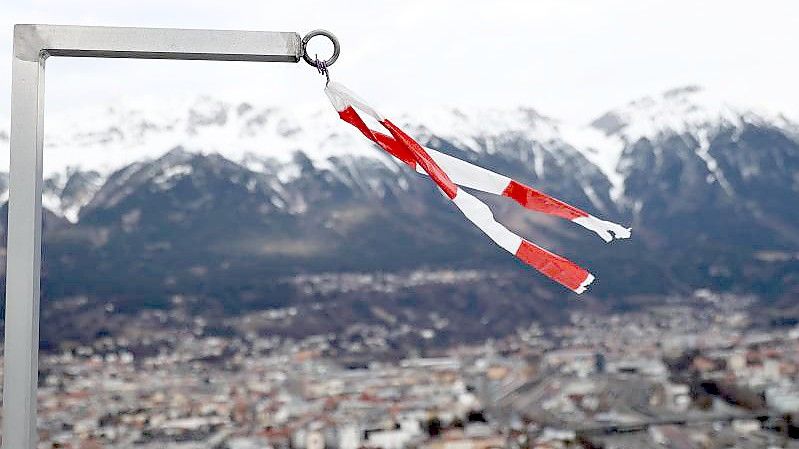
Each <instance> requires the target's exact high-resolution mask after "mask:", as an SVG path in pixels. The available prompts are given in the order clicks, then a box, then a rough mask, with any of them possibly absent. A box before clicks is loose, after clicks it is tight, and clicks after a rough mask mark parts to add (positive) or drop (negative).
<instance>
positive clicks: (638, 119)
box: [0, 87, 799, 332]
mask: <svg viewBox="0 0 799 449" xmlns="http://www.w3.org/2000/svg"><path fill="white" fill-rule="evenodd" d="M160 108H161V109H159V108H152V107H151V108H143V109H136V108H130V109H121V108H113V109H107V110H104V111H101V112H99V113H85V114H83V113H82V114H77V115H76V116H75V117H73V121H69V120H65V121H63V124H61V125H60V126H61V128H59V124H58V123H61V122H57V123H55V124H54V125H53V126H54V128H55V129H54V131H53V132H50V127H49V126H50V125H49V124H48V133H50V134H49V135H48V138H47V141H46V150H45V172H46V178H47V179H46V182H45V195H44V198H43V204H44V205H45V207H46V208H47V210H48V212H47V214H46V217H45V228H46V231H45V253H44V272H43V273H44V285H43V293H44V296H45V298H46V301H47V302H48V303H53V304H58V303H59V301H64V300H66V299H68V298H76V297H80V298H88V299H87V300H86V301H87V303H88V304H107V303H111V304H113V305H114V307H115V308H116V309H118V310H123V311H130V312H135V311H136V310H139V309H141V308H146V307H171V305H173V304H174V301H175V300H176V298H191V303H192V304H193V307H194V308H195V309H196V311H197V313H203V312H207V311H209V310H214V311H222V312H224V313H239V312H242V311H246V310H253V309H262V308H268V307H282V306H286V305H288V304H295V303H303V302H304V301H306V302H307V301H311V300H312V299H313V300H315V301H317V302H318V301H321V300H322V299H325V300H326V301H335V300H339V301H345V303H346V304H350V303H351V302H352V301H355V302H363V301H365V300H367V299H369V301H371V300H373V301H387V302H386V303H385V304H391V306H390V307H389V306H386V307H388V308H389V309H390V310H393V311H394V312H396V313H400V312H402V311H407V310H408V309H409V308H410V309H414V310H418V309H419V308H428V309H430V310H438V313H439V314H440V313H445V312H447V309H446V308H444V309H441V307H440V306H441V304H446V303H447V301H450V303H452V304H467V305H468V304H471V306H468V307H467V306H464V307H463V308H462V314H461V315H462V319H463V320H464V322H467V323H468V322H469V320H470V319H471V320H472V321H473V319H474V318H475V317H474V316H472V317H471V318H469V316H470V313H472V314H473V313H474V312H469V311H468V310H469V309H470V308H471V309H472V310H473V311H480V312H479V313H481V314H482V315H484V316H487V315H491V314H496V313H495V312H496V310H494V309H492V307H493V308H502V309H503V310H511V309H512V310H514V313H515V314H516V316H517V317H518V319H519V320H523V319H528V318H530V317H531V316H540V315H541V314H545V313H552V314H553V315H557V313H558V311H559V310H560V309H561V308H562V304H561V302H562V301H568V299H567V297H569V296H570V295H569V294H568V293H566V292H564V291H563V290H561V289H560V288H559V287H557V286H554V285H552V284H551V283H550V282H549V281H547V280H546V279H544V278H543V277H541V276H539V275H538V274H537V273H535V272H532V271H531V270H529V269H527V268H525V267H523V266H521V265H520V264H518V263H517V262H515V261H514V260H513V259H512V258H510V257H508V256H507V255H506V254H505V253H504V252H503V251H502V250H501V249H499V248H497V247H495V246H493V244H492V243H491V242H490V241H488V240H487V239H485V238H483V237H482V236H481V235H480V234H479V233H478V232H477V231H476V230H475V229H474V228H473V227H472V225H471V224H469V223H468V222H466V220H464V219H463V218H462V217H461V216H460V215H459V213H458V212H457V210H456V209H454V208H453V207H452V206H451V205H450V204H449V203H448V202H447V201H446V200H445V199H444V198H443V197H442V196H441V195H440V194H439V193H438V192H437V190H436V189H435V188H434V186H433V184H432V183H430V182H429V180H427V179H425V178H423V177H421V176H419V175H417V174H415V173H414V172H412V171H411V170H409V169H407V168H405V167H404V166H402V165H401V164H399V163H398V162H396V161H394V160H392V159H391V158H390V157H387V156H386V155H384V154H381V152H380V150H379V149H377V148H374V147H371V146H370V145H368V144H367V143H366V142H365V141H364V140H363V139H362V138H361V137H360V136H358V135H356V134H355V133H354V132H353V131H352V130H350V129H349V128H348V127H346V126H345V125H343V124H339V123H338V121H337V117H336V116H335V113H334V112H333V111H332V110H330V111H328V110H320V111H305V112H303V111H285V110H279V109H274V108H259V107H257V106H254V105H250V104H246V103H241V104H232V103H226V102H223V101H217V100H213V99H209V98H203V99H200V100H198V101H196V102H192V103H188V104H185V105H175V104H170V105H162V106H160ZM400 117H402V116H401V115H400ZM399 122H400V123H401V124H402V125H403V126H404V127H405V128H406V129H407V130H409V131H410V132H411V134H413V135H414V136H416V137H417V138H418V139H419V140H420V141H421V142H422V143H423V144H425V145H427V146H430V147H432V148H436V149H438V150H440V151H443V152H445V153H448V154H451V155H453V156H457V157H460V158H463V159H467V160H470V161H472V162H475V163H478V164H479V165H482V166H484V167H487V168H490V169H493V170H496V171H499V172H501V173H503V174H506V175H509V176H512V177H514V178H517V179H519V180H521V181H524V182H527V183H529V184H530V185H533V186H536V187H537V188H540V189H541V190H544V191H546V192H548V193H550V194H553V195H555V196H557V197H559V198H561V199H563V200H566V201H568V202H570V203H573V204H575V205H578V206H579V207H582V208H584V209H586V210H588V211H591V212H592V213H594V214H595V215H598V216H601V217H603V218H607V219H610V220H614V221H617V222H620V223H625V224H629V225H631V226H632V227H633V229H634V233H633V237H634V238H633V239H631V240H630V241H623V242H617V243H614V244H613V245H612V246H608V245H606V244H604V243H603V242H601V241H600V240H598V239H596V237H595V236H593V235H590V234H589V233H586V232H584V231H582V230H581V229H578V228H577V227H576V226H574V225H573V224H571V223H567V222H563V221H557V220H553V219H551V218H549V217H543V216H541V215H538V214H534V213H530V212H529V211H526V210H523V209H521V208H519V207H518V206H516V205H515V204H513V203H510V202H509V201H504V200H503V199H501V198H500V199H497V198H486V199H487V200H488V201H490V202H492V203H493V204H494V205H495V206H496V210H497V212H498V214H497V215H498V216H499V218H500V220H501V221H503V223H506V224H507V225H508V226H509V227H511V228H513V229H514V230H516V231H519V232H521V233H522V234H523V235H525V236H527V237H529V238H530V239H531V240H532V241H534V242H537V243H539V244H542V245H544V246H546V247H548V248H551V249H553V250H555V251H557V252H559V253H561V254H564V255H566V256H568V257H570V258H572V259H573V260H575V261H577V262H580V263H583V264H585V266H588V267H591V269H592V271H593V272H594V273H596V275H597V277H598V282H597V283H596V284H595V285H594V286H592V289H591V290H590V291H589V293H588V294H587V295H589V296H588V298H587V299H586V300H585V301H584V303H586V304H588V305H589V306H593V307H614V306H627V305H631V304H634V303H636V302H637V301H641V300H644V298H653V297H658V296H662V295H672V294H687V293H690V292H692V291H694V290H696V289H699V288H709V289H711V290H721V291H732V292H741V293H751V294H755V295H758V296H760V297H762V298H763V299H764V300H769V301H783V302H788V301H789V298H791V297H793V298H795V297H796V295H797V294H799V210H797V208H796V205H797V204H798V203H799V137H798V136H799V132H797V130H799V127H797V126H796V125H795V124H794V123H793V122H791V121H790V120H788V119H786V118H785V117H783V116H780V115H774V114H767V113H758V112H755V111H753V110H751V109H748V108H740V107H735V106H732V105H729V104H728V103H726V102H724V101H722V100H718V99H714V98H712V97H711V96H710V95H709V94H708V93H706V92H704V91H702V90H700V89H697V88H690V87H689V88H681V89H675V90H672V91H668V92H665V93H663V94H661V95H658V96H654V97H648V98H644V99H641V100H637V101H634V102H632V103H629V104H627V105H625V106H623V107H620V108H617V109H614V110H612V111H610V112H608V113H606V114H604V115H603V116H601V117H599V118H597V119H596V120H595V121H594V122H593V123H591V124H590V125H587V126H574V125H571V124H567V123H563V122H560V121H557V120H554V119H551V118H548V117H546V116H543V115H541V114H539V113H537V112H536V111H534V110H531V109H513V110H506V111H476V112H464V111H461V110H458V109H440V110H434V111H426V112H425V113H423V115H422V116H418V115H417V116H414V117H404V118H403V119H402V120H399ZM50 135H52V137H51V136H50ZM7 138H8V137H7V133H6V132H4V131H0V139H2V141H7ZM7 182H8V177H7V174H6V173H3V174H2V175H0V191H2V192H4V193H3V195H4V196H7ZM419 269H422V270H434V271H436V272H438V270H452V272H461V270H478V271H479V272H482V273H494V274H491V275H490V276H489V275H486V276H488V278H490V279H494V282H495V284H496V285H493V284H490V283H488V284H487V285H486V284H482V283H476V284H469V283H467V284H447V283H443V284H441V283H436V284H435V285H436V286H435V287H434V288H433V287H431V288H432V290H427V293H426V294H421V293H419V294H418V295H416V296H414V295H411V294H409V293H407V292H406V293H403V294H402V295H399V296H398V294H397V293H396V292H397V291H403V290H402V288H399V287H398V289H399V290H398V289H394V290H391V289H390V290H391V291H388V292H382V293H380V292H378V293H376V292H374V291H372V292H371V293H370V292H366V291H365V290H363V288H361V287H363V286H361V287H351V286H349V287H348V285H349V284H348V283H346V282H344V283H341V282H338V283H336V282H333V281H331V282H332V283H333V284H334V285H332V286H331V290H330V291H332V292H333V293H331V295H333V296H332V297H328V296H326V295H323V294H320V293H319V292H318V291H313V292H309V291H307V289H306V288H305V287H302V286H301V283H300V284H298V283H297V282H296V279H297V278H298V276H299V277H302V276H313V275H320V273H328V274H329V273H384V274H385V273H400V274H401V273H410V272H413V271H414V270H419ZM469 272H472V271H469ZM497 273H501V274H497ZM491 276H494V277H491ZM497 276H498V277H497ZM331 279H340V277H335V276H334V277H332V278H331ZM496 279H500V280H501V281H497V280H496ZM400 284H401V283H400ZM423 290H424V289H421V290H418V289H417V290H416V291H423ZM358 291H361V292H363V293H360V294H359V293H357V292H358ZM379 297H383V298H384V299H382V300H379V299H377V298H379ZM399 297H402V298H403V299H401V300H400V299H398V298H399ZM309 298H310V299H309ZM336 298H337V299H336ZM448 298H449V299H448ZM500 298H501V299H500ZM510 299H512V301H513V306H510V305H509V303H508V300H510ZM369 301H367V304H371V305H374V304H372V303H370V302H369ZM525 304H526V305H525ZM532 304H535V305H534V306H533V305H532ZM87 307H89V306H87ZM439 309H440V310H439ZM342 310H343V309H342ZM348 310H349V309H348ZM364 310H366V311H365V312H364V317H372V319H376V318H375V317H374V315H373V313H372V312H369V311H368V310H371V309H369V307H367V308H366V309H364ZM492 310H494V311H493V312H492ZM451 312H452V313H455V311H454V309H453V310H452V311H451ZM378 315H379V314H378ZM461 315H458V316H461ZM500 315H501V314H500ZM331 319H334V318H331ZM322 321H323V320H322ZM513 325H514V321H513V320H510V321H507V324H506V327H507V329H505V330H512V328H513ZM494 331H501V330H498V329H493V330H492V332H494Z"/></svg>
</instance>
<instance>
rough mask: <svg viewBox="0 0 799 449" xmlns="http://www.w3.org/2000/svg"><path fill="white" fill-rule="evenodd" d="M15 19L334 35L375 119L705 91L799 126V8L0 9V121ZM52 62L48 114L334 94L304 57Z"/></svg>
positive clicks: (56, 4)
mask: <svg viewBox="0 0 799 449" xmlns="http://www.w3.org/2000/svg"><path fill="white" fill-rule="evenodd" d="M14 23H58V24H83V25H120V26H148V27H181V28H217V29H245V30H246V29H250V30H274V31H297V32H299V33H301V34H304V33H305V32H307V31H309V30H311V29H314V28H327V29H329V30H331V31H333V32H334V33H335V34H336V35H337V36H338V37H339V39H340V40H341V43H342V54H341V58H340V59H339V62H338V63H336V64H335V66H333V68H332V70H331V72H332V76H333V78H334V79H336V80H338V81H341V82H343V83H344V84H346V85H348V86H349V87H351V88H353V89H354V90H356V91H358V92H360V93H361V94H362V95H363V96H365V97H366V98H368V99H369V100H370V101H371V102H373V103H375V104H376V105H380V107H381V109H383V110H384V111H388V110H389V109H387V108H388V107H396V108H402V109H413V108H419V107H424V106H425V105H429V104H451V105H459V106H503V107H506V106H516V105H526V106H532V107H534V108H536V109H538V110H539V111H540V112H542V113H544V114H547V115H551V116H555V117H560V118H564V119H567V120H578V121H588V120H590V119H592V118H594V117H595V116H596V115H598V114H600V113H602V112H604V111H605V110H606V109H608V108H610V107H612V106H615V105H618V104H621V103H626V102H627V101H629V100H631V99H633V98H636V97H640V96H643V95H647V94H652V93H658V92H661V91H663V90H666V89H669V88H672V87H676V86H681V85H686V84H698V85H702V86H705V87H706V88H710V89H712V90H714V91H717V92H718V93H720V94H722V95H727V96H729V97H730V98H732V99H735V100H739V101H741V100H742V101H746V102H749V103H752V104H753V105H755V106H758V107H765V108H769V109H775V110H780V111H783V112H787V113H788V114H789V115H791V116H793V117H799V88H797V82H796V81H797V80H798V79H799V57H797V54H799V50H798V49H797V47H799V2H795V1H767V0H765V1H764V0H760V1H757V2H751V1H731V0H725V1H676V0H670V1H644V0H639V1H628V0H625V1H600V0H585V1H582V0H528V1H501V0H500V1H496V0H495V1H465V0H453V1H435V0H423V1H416V0H403V1H376V0H363V1H350V0H346V1H344V0H339V1H332V0H325V1H305V0H302V1H301V0H286V1H282V2H275V1H269V0H245V1H237V0H228V1H219V0H191V1H188V0H187V1H169V0H137V1H128V2H122V1H111V0H69V1H63V0H2V3H0V61H2V64H0V97H2V98H0V117H5V118H3V120H7V117H8V112H9V102H10V100H9V96H10V77H11V64H10V57H11V31H12V25H13V24H14ZM320 47H321V46H320ZM324 50H325V48H323V47H322V48H320V49H319V51H320V52H322V51H324ZM47 64H48V69H47V101H46V105H47V111H48V113H50V112H52V111H56V110H57V111H64V110H68V108H74V107H82V106H87V105H91V104H102V103H107V102H110V101H124V99H125V98H129V97H135V96H141V95H146V96H149V97H158V98H164V97H165V98H169V97H172V96H176V97H184V96H187V95H188V96H194V95H198V94H211V95H218V96H222V97H224V98H232V99H239V98H250V99H252V100H254V101H256V102H264V103H275V104H278V105H287V104H290V103H297V104H303V105H307V104H316V103H318V104H320V105H325V104H326V101H327V100H326V99H325V98H323V97H322V93H321V88H322V81H321V79H320V78H319V76H318V75H317V74H316V73H315V72H314V71H313V70H312V69H311V68H310V67H309V66H307V65H305V64H304V63H300V64H277V63H233V62H195V61H190V62H186V61H126V60H97V59H91V60H89V59H72V58H51V59H49V60H48V62H47ZM145 93H146V94H145ZM6 126H7V125H6ZM6 126H3V127H6Z"/></svg>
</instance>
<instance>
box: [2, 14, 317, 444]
mask: <svg viewBox="0 0 799 449" xmlns="http://www.w3.org/2000/svg"><path fill="white" fill-rule="evenodd" d="M303 52H304V48H303V45H302V42H301V40H300V36H299V34H297V33H283V32H269V31H223V30H181V29H160V28H119V27H84V26H64V25H16V26H15V27H14V55H13V61H12V85H11V166H10V178H11V179H10V186H9V206H8V236H7V237H8V243H7V248H8V250H7V259H6V265H7V268H6V315H5V355H4V357H5V373H4V376H5V378H4V385H3V448H4V449H34V448H35V447H36V441H37V432H36V391H37V382H38V355H39V276H40V271H41V238H42V234H41V233H42V223H41V220H42V142H43V111H44V61H45V59H46V58H47V57H48V56H76V57H99V58H141V59H202V60H215V61H262V62H263V61H266V62H298V61H299V60H300V58H302V57H303V54H304V53H303Z"/></svg>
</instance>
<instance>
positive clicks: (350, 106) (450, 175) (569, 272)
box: [325, 82, 630, 293]
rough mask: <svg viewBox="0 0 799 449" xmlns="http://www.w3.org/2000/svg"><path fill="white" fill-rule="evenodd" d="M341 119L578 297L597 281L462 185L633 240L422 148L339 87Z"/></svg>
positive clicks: (331, 91) (336, 102) (334, 89)
mask: <svg viewBox="0 0 799 449" xmlns="http://www.w3.org/2000/svg"><path fill="white" fill-rule="evenodd" d="M325 93H326V94H327V96H328V98H330V101H331V102H332V103H333V106H334V107H335V108H336V111H338V113H339V116H340V117H341V119H342V120H344V121H346V122H347V123H349V124H351V125H353V126H355V127H356V128H358V129H359V130H360V131H361V132H362V133H363V135H364V136H366V137H367V138H368V139H369V140H371V141H372V142H374V143H376V144H377V145H379V146H380V147H381V148H383V149H384V150H385V151H387V152H389V153H390V154H392V155H393V156H394V157H396V158H397V159H399V160H401V161H402V162H404V163H405V164H407V165H409V166H410V167H411V168H413V169H414V170H416V171H417V172H419V173H422V174H424V175H427V176H430V178H431V179H432V180H433V181H434V182H435V183H436V184H437V185H438V187H439V188H440V189H441V190H442V191H443V192H444V194H445V195H446V196H447V197H448V198H449V199H451V200H452V202H453V203H455V205H456V206H457V207H458V208H459V209H460V210H461V212H462V213H463V214H464V215H465V216H466V218H468V219H469V221H471V222H472V223H474V224H475V225H476V226H477V227H478V228H480V230H482V231H483V232H484V233H485V234H486V235H487V236H488V237H489V238H491V239H492V240H493V241H494V242H495V243H496V244H497V245H499V246H500V247H502V248H504V249H505V250H506V251H508V252H510V253H511V254H514V255H515V256H516V257H518V258H519V259H520V260H521V261H523V262H525V263H526V264H528V265H530V266H532V267H534V268H536V269H537V270H538V271H540V272H542V273H544V274H545V275H546V276H548V277H549V278H550V279H553V280H554V281H556V282H558V283H560V284H562V285H564V286H565V287H567V288H569V289H571V290H573V291H574V292H576V293H582V292H584V291H585V290H586V288H587V287H588V285H589V284H591V282H593V280H594V276H593V275H592V274H591V273H589V272H588V271H586V270H585V269H583V268H581V267H579V266H578V265H576V264H575V263H574V262H571V261H569V260H567V259H565V258H563V257H561V256H558V255H557V254H553V253H551V252H549V251H547V250H545V249H543V248H541V247H539V246H537V245H535V244H533V243H531V242H529V241H527V240H525V239H523V238H522V237H520V236H518V235H516V234H515V233H513V232H511V231H510V230H508V229H507V228H506V227H505V226H503V225H502V224H500V223H499V222H497V221H496V219H495V218H494V215H493V214H492V213H491V210H490V209H489V208H488V206H487V205H486V204H485V203H483V202H482V201H480V200H479V199H477V198H475V197H474V196H473V195H470V194H469V193H467V192H466V191H464V190H463V189H460V188H458V186H462V187H467V188H470V189H475V190H479V191H482V192H487V193H493V194H495V195H502V196H505V197H508V198H511V199H513V200H514V201H516V202H517V203H519V204H521V205H522V206H524V207H526V208H528V209H531V210H535V211H538V212H543V213H546V214H549V215H554V216H557V217H561V218H564V219H566V220H570V221H573V222H575V223H577V224H579V225H581V226H583V227H585V228H587V229H590V230H592V231H594V232H596V233H597V234H598V235H599V236H600V237H601V238H602V239H603V240H605V241H606V242H610V241H611V240H613V239H614V238H617V239H618V238H628V237H630V229H629V228H625V227H623V226H621V225H618V224H616V223H612V222H609V221H605V220H600V219H599V218H597V217H594V216H593V215H590V214H588V213H586V212H584V211H582V210H580V209H578V208H576V207H574V206H571V205H569V204H566V203H564V202H563V201H560V200H558V199H556V198H553V197H551V196H549V195H547V194H545V193H543V192H540V191H538V190H536V189H533V188H532V187H529V186H527V185H524V184H522V183H520V182H518V181H515V180H513V179H511V178H508V177H507V176H503V175H500V174H498V173H494V172H492V171H490V170H487V169H485V168H482V167H478V166H477V165H474V164H471V163H469V162H466V161H463V160H461V159H458V158H455V157H452V156H449V155H446V154H444V153H441V152H439V151H436V150H433V149H431V148H425V147H422V146H421V145H419V143H417V142H416V141H415V140H414V139H412V138H411V137H410V136H408V135H407V134H405V133H404V132H403V131H402V130H401V129H399V127H397V126H396V125H394V124H393V123H392V122H391V121H389V120H388V119H386V118H384V117H383V116H382V115H380V114H379V113H378V112H377V111H376V110H375V109H373V108H372V107H371V106H369V105H368V104H367V103H366V102H365V101H363V100H362V99H360V98H359V97H358V96H357V95H355V94H354V93H353V92H351V91H350V90H349V89H347V88H346V87H344V86H342V85H341V84H339V83H335V82H332V83H330V84H329V85H328V86H327V87H326V88H325ZM356 109H358V110H360V111H362V112H364V113H366V114H367V115H369V116H371V117H372V118H374V119H375V120H377V121H378V122H379V123H380V124H381V125H382V126H383V127H385V128H386V129H387V130H388V132H389V135H387V134H384V133H381V132H378V131H374V130H372V129H370V128H369V127H368V126H367V125H366V123H364V121H363V120H362V119H361V117H360V116H359V115H358V113H357V112H356Z"/></svg>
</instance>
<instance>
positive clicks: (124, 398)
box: [38, 290, 799, 449]
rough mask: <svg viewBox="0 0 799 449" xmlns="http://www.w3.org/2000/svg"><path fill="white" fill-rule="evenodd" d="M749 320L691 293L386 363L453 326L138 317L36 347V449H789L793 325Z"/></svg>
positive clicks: (286, 312)
mask: <svg viewBox="0 0 799 449" xmlns="http://www.w3.org/2000/svg"><path fill="white" fill-rule="evenodd" d="M756 313H757V303H756V302H755V301H754V300H753V299H751V298H748V297H741V296H735V295H729V294H724V295H718V294H714V293H711V292H709V291H703V290H700V291H697V292H695V293H694V294H693V295H692V296H689V297H684V298H677V297H674V298H666V299H664V300H663V301H662V303H660V304H659V305H657V306H649V307H645V308H642V309H635V311H630V312H619V313H610V314H594V313H587V312H572V313H571V314H570V315H569V318H568V319H567V320H566V321H565V322H559V323H543V322H531V323H529V325H526V326H524V327H521V328H519V329H517V330H516V332H514V333H512V334H511V335H507V336H505V337H502V338H494V339H490V338H489V339H486V340H484V341H482V342H478V343H473V344H468V345H467V344H457V345H450V346H448V347H442V348H438V349H426V350H424V351H423V353H422V352H421V351H413V350H410V351H407V352H404V353H402V354H394V353H396V352H397V351H400V350H399V349H392V348H398V346H397V345H396V341H398V340H399V339H401V338H402V336H407V335H409V334H414V335H417V336H418V337H419V338H421V339H434V338H435V336H436V334H437V333H439V332H445V330H446V327H447V326H448V323H447V320H446V319H445V318H440V319H439V320H438V321H437V322H438V325H437V326H433V327H432V328H429V329H414V328H412V327H409V326H408V325H405V324H397V325H396V326H392V325H391V324H390V320H387V324H385V325H383V326H379V325H353V326H352V327H351V328H349V329H347V332H345V333H343V334H341V335H336V334H323V335H310V336H307V337H304V338H287V337H277V336H270V335H268V334H264V333H262V332H248V331H247V330H246V329H248V325H250V324H252V323H253V322H254V321H258V320H264V319H272V320H275V319H277V320H280V319H281V317H283V318H285V317H288V316H290V315H292V314H296V310H295V309H292V308H288V309H275V310H270V311H261V312H258V313H252V314H249V315H244V316H239V317H236V318H229V320H234V321H235V323H228V324H231V325H232V326H233V327H236V328H237V329H241V331H240V332H235V333H228V334H227V335H226V334H225V333H224V332H217V331H214V329H213V328H212V327H211V326H209V324H208V323H207V322H206V321H205V320H204V319H200V318H196V317H194V318H192V317H181V316H179V313H178V312H175V311H153V310H150V311H144V312H141V313H139V314H138V315H136V316H135V317H129V323H128V325H127V326H125V330H124V332H122V331H120V332H112V333H109V334H108V335H100V336H98V337H97V338H96V339H95V340H94V341H92V342H83V343H73V344H62V345H59V346H57V347H51V348H43V350H42V352H41V357H40V375H39V382H40V389H39V422H38V426H39V434H40V441H41V442H40V445H39V447H41V448H81V449H92V448H137V449H150V448H152V449H155V448H159V449H160V448H181V449H190V448H191V449H194V448H197V449H199V448H219V449H255V448H275V449H277V448H292V449H324V448H332V449H358V448H382V449H405V448H427V449H483V448H493V447H503V448H505V447H507V448H542V449H543V448H551V449H556V448H608V449H610V448H634V449H646V448H679V449H683V448H697V449H700V448H708V449H710V448H788V447H798V448H799V440H796V439H795V438H797V436H798V435H799V429H797V425H796V424H795V423H794V416H795V415H794V413H795V412H797V411H799V380H798V376H799V327H796V324H795V323H791V322H786V323H771V324H763V323H762V322H759V321H756V320H754V319H753V316H754V315H755V314H756ZM175 323H182V324H180V325H177V324H175ZM402 351H404V350H402ZM390 354H394V356H389V355H390Z"/></svg>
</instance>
